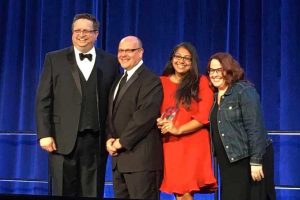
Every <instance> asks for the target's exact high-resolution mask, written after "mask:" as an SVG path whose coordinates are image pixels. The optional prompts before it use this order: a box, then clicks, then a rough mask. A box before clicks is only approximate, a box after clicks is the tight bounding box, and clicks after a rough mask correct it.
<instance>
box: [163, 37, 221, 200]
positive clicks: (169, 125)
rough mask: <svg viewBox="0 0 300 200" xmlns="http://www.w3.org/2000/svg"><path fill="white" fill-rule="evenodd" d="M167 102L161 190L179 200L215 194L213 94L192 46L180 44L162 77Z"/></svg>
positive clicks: (164, 110) (173, 52) (164, 112)
mask: <svg viewBox="0 0 300 200" xmlns="http://www.w3.org/2000/svg"><path fill="white" fill-rule="evenodd" d="M161 81H162V85H163V91H164V100H163V103H162V106H161V113H162V115H161V117H160V118H158V119H157V125H158V127H159V128H160V129H161V133H162V135H163V149H164V178H163V182H162V185H161V188H160V190H161V191H162V192H165V193H173V194H175V196H176V199H178V200H182V199H193V194H194V193H195V192H201V193H206V192H214V191H215V190H216V188H217V183H216V179H215V177H214V175H213V171H212V160H211V149H210V138H209V132H208V123H209V121H208V117H209V112H210V109H211V106H212V104H213V91H212V90H211V89H210V87H209V83H208V79H207V77H206V76H204V75H200V74H199V71H198V55H197V52H196V49H195V47H194V46H193V45H191V44H190V43H181V44H179V45H177V46H176V47H175V48H174V49H173V51H172V53H171V56H170V60H169V61H168V63H167V64H166V67H165V69H164V72H163V76H162V77H161Z"/></svg>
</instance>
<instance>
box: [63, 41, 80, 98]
mask: <svg viewBox="0 0 300 200" xmlns="http://www.w3.org/2000/svg"><path fill="white" fill-rule="evenodd" d="M67 59H68V62H69V63H70V68H71V72H72V76H73V78H74V81H75V84H76V87H77V89H78V91H79V93H80V95H81V96H82V91H81V83H80V77H79V72H78V70H77V68H78V67H77V63H76V59H75V53H74V49H73V47H70V51H69V52H68V54H67Z"/></svg>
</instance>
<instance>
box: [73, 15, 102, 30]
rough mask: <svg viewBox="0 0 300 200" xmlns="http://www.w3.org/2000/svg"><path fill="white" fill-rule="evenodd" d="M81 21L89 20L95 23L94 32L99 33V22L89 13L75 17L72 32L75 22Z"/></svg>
mask: <svg viewBox="0 0 300 200" xmlns="http://www.w3.org/2000/svg"><path fill="white" fill-rule="evenodd" d="M79 19H87V20H90V21H92V22H93V30H95V31H98V30H99V22H98V21H97V19H96V17H95V16H94V15H91V14H89V13H80V14H77V15H75V16H74V18H73V22H72V31H73V26H74V23H75V21H77V20H79Z"/></svg>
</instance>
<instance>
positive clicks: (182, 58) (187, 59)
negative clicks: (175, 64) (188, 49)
mask: <svg viewBox="0 0 300 200" xmlns="http://www.w3.org/2000/svg"><path fill="white" fill-rule="evenodd" d="M173 58H175V59H176V60H183V62H192V58H190V57H187V56H184V57H183V56H180V55H176V54H175V55H174V56H173Z"/></svg>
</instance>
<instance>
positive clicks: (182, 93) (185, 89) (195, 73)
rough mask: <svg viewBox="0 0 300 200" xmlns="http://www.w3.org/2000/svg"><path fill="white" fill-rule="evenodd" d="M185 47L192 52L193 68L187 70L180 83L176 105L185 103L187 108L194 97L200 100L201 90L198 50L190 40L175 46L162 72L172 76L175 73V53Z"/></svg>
mask: <svg viewBox="0 0 300 200" xmlns="http://www.w3.org/2000/svg"><path fill="white" fill-rule="evenodd" d="M181 47H182V48H185V49H186V50H188V51H189V52H190V54H191V58H192V62H191V69H190V70H189V72H187V73H186V74H185V75H184V77H183V78H182V80H181V83H180V84H179V86H178V88H177V90H176V94H175V99H176V105H177V106H178V105H179V104H180V103H182V104H183V106H185V107H186V108H189V106H190V105H191V102H192V99H194V100H195V101H199V96H198V91H199V88H198V87H199V86H198V85H199V76H200V74H199V70H198V64H199V58H198V54H197V51H196V48H195V47H194V46H193V45H192V44H191V43H188V42H182V43H180V44H178V45H177V46H175V47H174V49H173V50H172V53H171V55H170V57H169V60H168V62H167V64H166V65H165V69H164V71H163V73H162V75H163V76H170V75H172V74H175V69H174V67H173V65H172V59H173V56H174V54H175V53H176V51H177V50H178V49H179V48H181Z"/></svg>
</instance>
